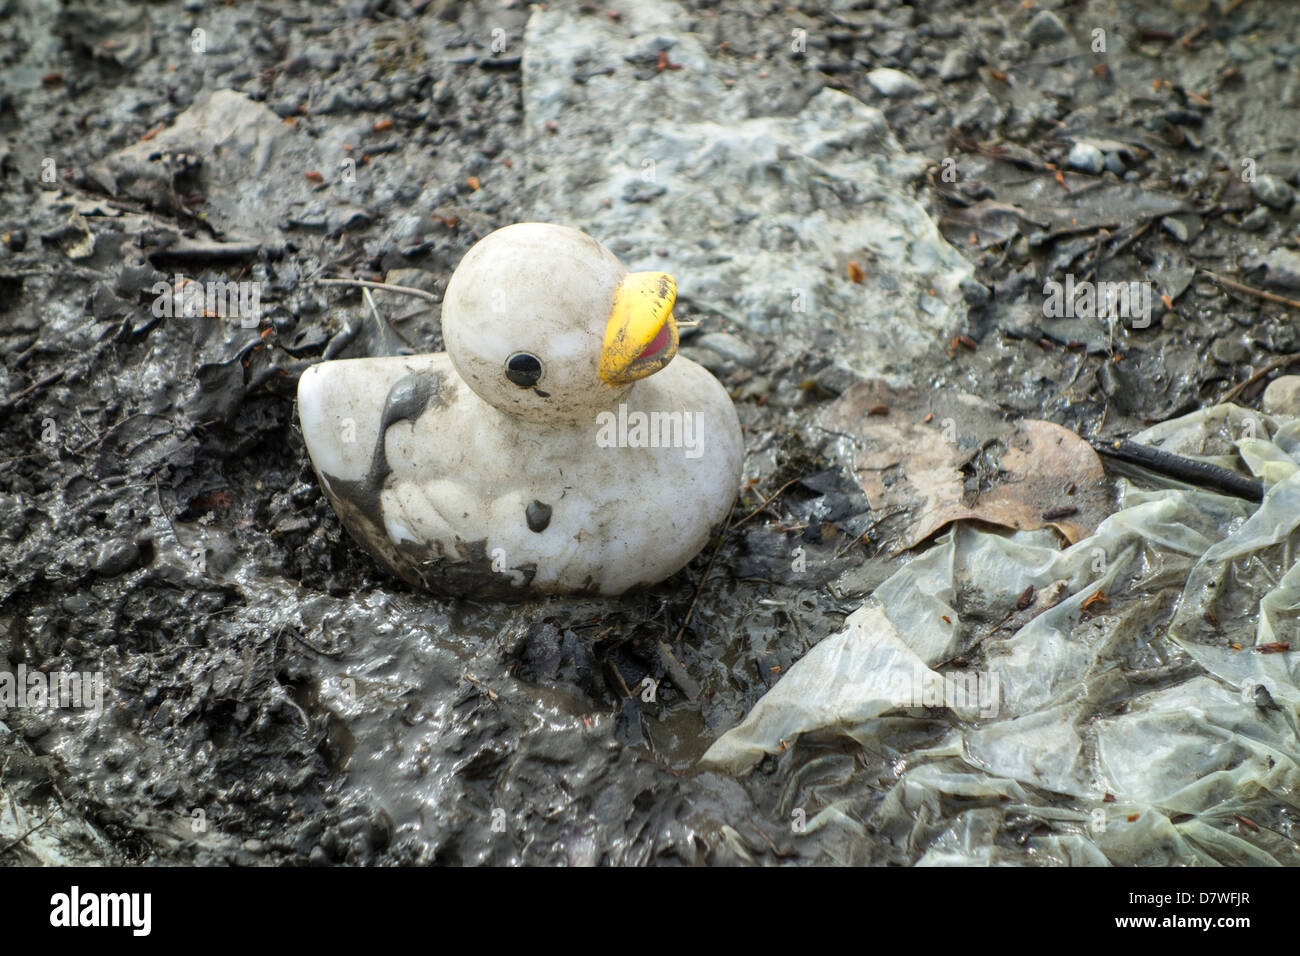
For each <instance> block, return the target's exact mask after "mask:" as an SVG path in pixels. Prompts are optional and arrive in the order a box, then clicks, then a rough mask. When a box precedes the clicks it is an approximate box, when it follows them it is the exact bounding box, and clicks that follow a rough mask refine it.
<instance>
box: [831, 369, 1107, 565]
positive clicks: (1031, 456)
mask: <svg viewBox="0 0 1300 956" xmlns="http://www.w3.org/2000/svg"><path fill="white" fill-rule="evenodd" d="M877 409H883V410H885V414H877V413H876V411H877ZM823 420H824V422H825V424H826V427H827V428H828V429H830V430H832V431H834V432H836V433H837V434H839V435H842V436H843V444H844V454H845V457H846V459H847V461H846V467H848V468H851V470H852V472H853V474H854V475H855V476H856V477H857V480H858V482H859V484H861V486H862V489H863V491H865V492H866V495H867V500H868V501H869V502H870V503H871V508H872V510H873V512H875V513H876V514H891V513H892V514H894V515H896V516H898V519H899V520H897V521H896V523H895V524H894V527H895V528H896V529H897V530H896V531H894V532H893V533H892V535H890V537H889V545H888V547H889V549H890V550H891V551H892V552H894V553H898V552H900V551H905V550H907V549H908V548H913V547H915V546H916V545H918V544H920V543H921V542H923V541H925V540H926V539H928V538H930V537H931V536H932V535H934V534H935V533H936V532H937V531H939V530H940V529H941V528H943V527H944V526H945V525H947V524H950V523H951V522H953V521H959V520H972V519H973V520H978V521H982V522H985V523H987V524H993V525H1000V526H1002V527H1005V528H1013V529H1017V530H1026V531H1028V530H1033V529H1036V528H1042V527H1051V528H1054V529H1055V530H1056V531H1058V532H1059V533H1060V534H1061V536H1062V537H1063V538H1064V539H1065V541H1066V543H1067V544H1074V543H1075V542H1076V541H1078V540H1080V539H1081V538H1084V537H1087V536H1088V535H1089V534H1091V533H1092V530H1093V529H1094V528H1095V527H1096V526H1097V524H1098V523H1099V522H1100V521H1101V519H1102V518H1103V517H1105V516H1106V514H1108V513H1109V512H1110V510H1111V505H1110V493H1109V490H1108V488H1107V487H1106V482H1105V474H1104V472H1103V470H1102V467H1101V462H1100V460H1099V459H1098V458H1097V455H1096V453H1095V452H1094V451H1093V450H1092V448H1091V447H1090V446H1089V445H1088V443H1087V442H1086V441H1084V440H1083V439H1081V438H1079V437H1078V436H1077V435H1074V434H1072V433H1071V432H1069V431H1067V430H1065V429H1063V428H1061V427H1060V426H1058V425H1053V424H1052V423H1051V422H1041V421H1035V420H1033V419H1022V420H1020V421H1017V422H1011V423H1008V422H1006V421H1004V420H1003V418H1002V416H1001V414H1000V412H999V410H998V409H997V408H996V407H994V406H992V405H989V404H987V403H984V402H981V401H980V400H978V399H976V398H974V397H973V396H971V395H967V394H965V393H963V392H958V391H956V390H953V389H948V390H945V391H944V392H943V393H941V394H939V395H936V394H934V393H932V392H929V391H926V390H923V389H919V388H905V389H894V388H891V387H889V386H888V385H886V384H885V383H884V382H881V381H879V380H876V381H868V382H861V383H858V384H857V385H854V386H853V387H852V388H850V389H849V390H848V391H846V392H845V393H844V394H843V395H841V396H840V397H839V398H838V399H837V400H836V401H835V402H834V404H832V405H831V406H830V407H829V408H827V409H826V412H825V415H824V419H823Z"/></svg>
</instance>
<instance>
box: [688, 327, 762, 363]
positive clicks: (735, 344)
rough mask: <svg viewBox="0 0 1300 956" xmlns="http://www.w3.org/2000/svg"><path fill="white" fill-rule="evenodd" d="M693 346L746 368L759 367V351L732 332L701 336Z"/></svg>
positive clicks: (711, 333) (710, 333)
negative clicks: (714, 353)
mask: <svg viewBox="0 0 1300 956" xmlns="http://www.w3.org/2000/svg"><path fill="white" fill-rule="evenodd" d="M693 344H695V345H696V346H698V347H699V348H702V349H708V350H709V351H711V352H716V353H717V354H718V355H721V356H722V357H723V358H725V359H730V360H731V361H733V362H735V363H736V364H737V365H743V366H744V367H745V368H754V367H756V366H757V365H758V350H757V349H756V348H754V346H752V345H750V344H749V343H748V342H746V341H745V340H744V339H741V338H739V337H737V336H735V335H732V334H731V333H730V332H709V333H706V334H705V335H701V336H700V337H699V338H698V339H696V340H695V342H694V343H693Z"/></svg>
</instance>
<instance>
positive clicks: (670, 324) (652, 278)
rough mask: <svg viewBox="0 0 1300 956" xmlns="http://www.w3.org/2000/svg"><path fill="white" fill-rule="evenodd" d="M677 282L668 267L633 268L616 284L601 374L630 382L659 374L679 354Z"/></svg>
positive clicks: (609, 379)
mask: <svg viewBox="0 0 1300 956" xmlns="http://www.w3.org/2000/svg"><path fill="white" fill-rule="evenodd" d="M676 301H677V283H676V282H675V281H674V280H673V277H672V276H670V275H667V274H665V273H663V272H631V273H628V274H627V275H626V276H624V277H623V281H622V282H620V283H619V285H618V288H617V289H615V290H614V307H613V309H611V310H610V313H609V321H608V322H607V323H606V325H605V347H604V348H603V349H601V353H600V378H601V380H602V381H603V382H605V383H606V384H608V385H630V384H631V383H632V382H635V381H636V380H637V379H639V378H645V377H646V376H647V375H653V374H654V373H655V372H657V371H659V370H660V369H661V368H663V367H664V366H665V365H667V364H668V363H669V362H671V361H672V359H673V356H674V355H676V354H677V322H676V321H675V320H674V319H673V303H674V302H676Z"/></svg>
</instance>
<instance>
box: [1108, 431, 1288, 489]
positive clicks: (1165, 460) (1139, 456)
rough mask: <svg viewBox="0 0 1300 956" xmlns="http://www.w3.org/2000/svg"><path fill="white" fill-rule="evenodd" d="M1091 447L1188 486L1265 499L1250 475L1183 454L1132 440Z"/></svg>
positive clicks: (1260, 487) (1261, 486) (1262, 487)
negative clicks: (1240, 473) (1246, 475)
mask: <svg viewBox="0 0 1300 956" xmlns="http://www.w3.org/2000/svg"><path fill="white" fill-rule="evenodd" d="M1092 447H1093V450H1094V451H1096V452H1097V454H1099V455H1106V456H1108V457H1110V458H1116V459H1118V460H1120V461H1126V462H1128V463H1129V464H1132V465H1139V466H1141V467H1143V468H1146V469H1148V470H1149V471H1154V472H1155V473H1156V474H1159V475H1165V476H1166V477H1169V478H1174V479H1176V480H1178V481H1182V482H1186V483H1187V484H1189V485H1197V486H1199V487H1202V488H1213V489H1214V490H1216V491H1222V492H1224V493H1225V494H1229V495H1233V496H1235V497H1237V498H1245V499H1246V500H1247V501H1263V500H1264V486H1263V484H1262V483H1260V482H1259V481H1256V480H1255V479H1253V478H1246V477H1244V476H1243V475H1239V474H1237V473H1236V472H1235V471H1229V470H1228V469H1227V468H1220V467H1219V466H1218V465H1211V464H1209V463H1207V462H1203V461H1197V460H1195V459H1194V458H1184V457H1183V456H1182V455H1175V454H1173V453H1172V452H1167V451H1161V450H1160V449H1159V448H1152V447H1150V446H1149V445H1139V444H1137V443H1136V442H1131V441H1117V442H1114V443H1110V444H1108V443H1106V442H1093V443H1092Z"/></svg>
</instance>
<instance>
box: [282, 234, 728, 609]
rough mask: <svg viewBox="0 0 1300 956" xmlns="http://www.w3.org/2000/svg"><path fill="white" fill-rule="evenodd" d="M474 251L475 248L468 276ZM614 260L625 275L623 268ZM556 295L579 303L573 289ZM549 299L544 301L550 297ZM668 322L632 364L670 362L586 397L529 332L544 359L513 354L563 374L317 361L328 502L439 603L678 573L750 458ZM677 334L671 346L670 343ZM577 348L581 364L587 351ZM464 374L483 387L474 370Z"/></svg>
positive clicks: (438, 357)
mask: <svg viewBox="0 0 1300 956" xmlns="http://www.w3.org/2000/svg"><path fill="white" fill-rule="evenodd" d="M538 228H539V227H537V226H532V225H530V226H527V227H524V226H515V227H509V228H508V229H506V230H501V231H500V232H499V233H496V234H493V235H494V236H499V235H500V234H501V233H507V232H509V231H510V230H511V229H514V230H521V229H533V230H536V229H538ZM540 228H543V229H546V230H558V229H559V227H553V226H546V227H540ZM571 233H576V231H575V230H562V231H561V236H562V237H568V234H571ZM576 235H577V236H581V237H582V240H584V241H585V242H586V243H591V244H592V245H596V244H595V243H594V241H593V240H590V239H589V238H588V237H585V236H582V234H581V233H576ZM522 238H524V239H529V238H535V234H532V233H529V234H525V235H524V236H523V237H522ZM550 238H552V239H553V238H554V236H551V237H550ZM491 239H492V237H489V238H488V239H487V240H484V241H483V242H484V243H487V242H489V241H490V240H491ZM575 241H576V240H575ZM480 245H483V243H480ZM477 248H478V247H476V249H477ZM597 248H600V247H599V246H597ZM600 251H601V252H602V253H603V254H604V255H606V256H608V253H606V252H604V250H603V248H600ZM584 254H585V248H584ZM474 255H475V251H474V250H471V252H470V253H469V254H468V255H467V256H466V259H465V262H463V263H462V266H461V268H460V269H458V270H457V276H459V275H460V274H461V269H464V268H465V263H469V262H470V261H471V257H473V256H474ZM609 259H610V260H613V257H612V256H609ZM613 262H614V263H615V264H616V263H617V260H613ZM602 267H603V268H604V269H605V270H606V271H610V267H609V266H608V263H603V262H602ZM620 273H621V275H620ZM611 274H612V276H613V278H612V279H610V280H609V282H608V283H607V284H609V283H615V284H617V283H622V282H623V281H624V279H627V278H628V277H627V275H626V272H625V271H623V270H622V267H621V266H618V267H617V270H614V271H612V273H611ZM632 278H635V277H632ZM452 283H453V286H455V284H456V283H457V278H456V277H453V280H452ZM463 286H464V284H463V283H462V289H461V291H460V292H459V293H458V292H457V289H456V288H453V287H449V288H448V294H447V301H446V303H445V304H444V330H445V331H446V332H447V339H448V345H449V348H452V347H453V346H454V345H456V344H457V343H458V342H459V341H461V339H462V338H463V336H462V335H458V334H456V333H455V332H454V331H453V330H452V329H448V328H447V325H448V315H447V311H446V310H447V309H448V308H449V307H457V306H458V305H459V308H460V309H461V312H462V313H464V312H467V311H468V312H470V313H472V309H471V308H469V305H467V301H468V299H470V298H472V296H470V295H469V294H468V293H467V292H465V291H464V289H463ZM624 287H626V283H624ZM612 290H613V285H610V291H609V295H610V297H611V298H612V297H613V291H612ZM551 292H552V293H553V294H558V295H559V296H560V298H561V299H563V300H566V301H568V300H570V299H571V296H570V294H569V293H568V292H567V291H566V290H565V289H563V288H560V289H559V290H554V289H553V290H551ZM598 294H599V290H598ZM540 295H541V298H542V299H543V300H544V299H545V297H546V291H545V290H543V292H541V293H540ZM470 305H472V303H470ZM668 307H669V308H670V307H671V299H670V300H669V301H668ZM531 308H534V309H536V308H541V309H543V310H544V309H545V308H546V303H545V302H544V301H543V302H542V303H541V304H540V305H538V304H537V300H535V301H534V305H533V306H532V307H531ZM608 311H609V310H607V313H608ZM613 311H617V308H614V309H613ZM665 314H666V318H663V317H661V318H660V319H659V320H658V321H659V322H660V326H661V327H659V328H658V331H657V332H656V330H655V328H650V329H649V331H644V332H642V333H639V334H641V338H642V339H650V338H651V336H652V335H654V336H656V337H654V338H653V340H652V341H650V344H649V345H643V343H640V342H639V343H638V344H637V345H636V347H635V348H634V349H633V351H632V353H630V354H631V355H632V357H633V358H635V359H636V360H637V361H639V362H641V363H642V364H645V363H647V362H649V361H650V359H654V358H655V357H656V356H658V355H659V353H660V351H665V352H667V353H668V354H667V356H666V358H663V357H661V358H662V360H661V361H660V360H658V359H656V361H657V362H658V364H656V365H655V366H654V368H653V369H652V371H651V372H646V373H641V374H639V375H638V377H636V378H635V379H634V380H633V381H616V382H614V384H613V385H610V384H608V381H609V378H610V377H614V378H618V374H617V373H611V375H609V376H607V375H606V373H605V371H604V366H602V371H601V373H600V375H599V376H598V377H597V385H598V387H590V386H589V383H586V382H585V381H584V382H583V383H582V389H585V391H582V392H581V393H579V391H576V390H574V391H573V392H572V394H569V391H567V390H566V389H565V388H564V387H563V386H564V382H563V381H561V380H560V379H561V377H562V376H561V374H560V369H561V362H563V361H566V360H567V359H566V357H565V356H564V355H563V354H561V353H559V352H557V350H556V348H555V347H554V345H553V341H554V339H552V344H551V346H550V350H549V351H548V342H547V341H546V338H545V336H540V337H539V336H538V335H534V336H533V337H532V338H531V339H529V337H528V332H527V330H525V329H520V330H519V331H518V333H517V334H518V335H519V336H522V337H523V339H526V340H527V341H524V342H523V345H525V346H526V347H527V348H529V349H530V350H532V351H530V352H528V353H521V352H520V351H519V345H520V342H518V341H516V342H507V343H506V344H505V345H504V346H503V347H502V348H501V349H500V351H501V355H505V356H518V355H519V354H526V355H528V357H529V358H530V359H531V358H532V357H533V356H532V352H536V353H538V355H540V356H542V362H543V363H546V362H548V361H550V360H552V359H554V364H553V368H554V370H555V372H554V374H552V376H551V378H550V379H549V380H546V379H540V378H538V377H533V378H531V380H530V379H525V381H531V384H527V385H517V384H510V383H506V384H505V385H504V386H500V387H499V386H498V383H497V382H496V381H495V380H493V381H488V382H487V384H484V378H485V376H486V377H489V378H490V377H492V376H494V375H496V374H497V373H495V372H493V371H492V369H493V368H495V367H496V366H495V364H494V363H496V362H497V361H499V360H500V356H495V355H494V356H492V357H491V361H485V362H482V363H479V365H477V366H476V365H474V364H473V363H467V362H466V361H465V360H464V358H463V356H462V357H461V360H460V361H457V358H456V356H455V355H449V354H448V353H436V354H430V355H416V356H394V357H389V358H369V359H351V360H346V361H334V362H325V363H322V364H320V365H316V366H313V367H312V368H310V369H308V370H307V371H306V372H305V373H304V375H303V377H302V380H301V382H300V383H299V389H298V400H299V416H300V420H301V423H302V431H303V437H304V439H305V440H306V443H307V448H308V451H309V453H310V454H311V458H312V463H313V466H314V467H315V469H316V473H317V475H318V477H319V478H320V481H321V484H322V486H323V487H324V489H325V491H326V493H327V495H328V497H329V500H330V503H331V504H332V505H333V507H334V509H335V511H336V512H338V514H339V516H340V517H341V519H342V520H343V523H344V525H345V526H346V527H347V529H348V531H349V532H350V533H351V534H352V535H353V536H354V537H355V538H357V539H358V540H359V541H361V542H362V543H363V544H364V545H365V546H366V547H367V549H368V550H370V551H371V553H372V554H374V555H375V556H376V557H377V558H379V559H380V560H381V561H382V562H383V563H384V564H386V565H387V566H388V567H389V568H391V569H392V570H393V571H394V572H396V573H397V574H399V575H400V576H401V577H403V578H404V579H406V580H407V581H409V582H411V583H412V584H415V585H419V586H423V587H426V588H429V589H430V590H433V591H437V592H440V593H445V594H452V595H463V596H478V597H502V596H508V597H526V596H530V595H537V594H554V593H579V592H587V593H602V594H618V593H621V592H623V591H625V590H627V589H629V588H632V587H636V586H639V585H648V584H653V583H655V582H657V581H661V580H663V579H664V578H666V577H668V576H669V575H671V574H673V573H675V572H676V571H678V570H679V569H680V568H682V567H683V566H684V565H685V564H686V563H687V562H688V561H689V560H690V559H691V557H692V556H694V555H695V554H696V553H697V552H698V551H699V550H700V549H701V548H702V547H703V546H704V544H705V542H706V541H707V540H708V538H709V535H710V533H711V531H712V530H713V529H715V528H716V527H718V526H719V525H720V524H721V523H722V522H723V521H724V520H725V519H726V517H727V513H728V511H729V509H730V506H731V503H732V501H733V500H734V497H735V494H736V491H737V488H738V485H739V478H740V471H741V460H742V455H743V445H742V440H741V433H740V425H739V421H738V419H737V416H736V411H735V408H734V407H733V406H732V404H731V399H730V398H729V397H728V396H727V393H726V391H725V390H724V389H723V388H722V386H721V384H720V383H719V382H718V381H717V379H715V378H714V377H713V376H712V375H711V374H710V373H709V372H708V371H706V370H705V369H703V368H702V367H700V366H699V365H696V364H695V363H693V362H690V361H689V360H686V359H683V358H677V359H676V361H672V362H671V364H669V360H671V359H672V354H671V353H673V352H675V350H676V327H675V325H673V324H672V319H671V315H670V314H667V313H665ZM580 324H586V325H590V324H591V323H590V322H584V323H580ZM610 324H611V327H612V325H613V321H612V320H611V323H610ZM668 329H671V332H672V335H671V345H672V348H671V349H665V347H664V346H663V345H658V344H657V343H660V342H662V341H664V340H665V334H666V332H665V330H668ZM473 331H474V329H473V328H471V333H470V334H472V332H473ZM543 331H544V330H543ZM583 331H584V334H585V330H583ZM600 331H601V332H602V334H603V333H604V328H603V325H602V328H601V330H600ZM604 337H605V339H606V344H607V345H608V339H609V336H608V335H605V336H604ZM579 345H580V346H581V348H587V346H586V345H585V344H583V343H579ZM474 347H475V348H478V349H479V350H480V351H482V350H483V348H484V347H483V346H478V345H477V344H474ZM609 354H610V349H609V348H606V349H604V351H603V353H602V350H601V349H600V348H597V349H596V350H595V353H594V355H593V356H592V363H591V364H592V374H593V377H596V376H595V370H596V363H597V362H604V363H606V364H608V360H609ZM575 355H577V356H578V358H582V356H581V355H580V354H579V351H578V349H577V347H575ZM647 356H648V357H647ZM508 361H511V362H516V360H515V358H510V359H509V360H508ZM583 361H585V359H583ZM631 361H632V358H629V359H627V362H631ZM574 362H575V363H576V364H575V365H574V367H579V366H581V364H582V363H581V362H578V361H577V359H575V360H574ZM627 362H624V364H625V365H626V364H627ZM516 364H519V363H518V362H516ZM465 367H468V371H469V374H470V377H471V379H472V380H473V381H474V387H471V385H470V384H469V383H468V382H467V381H466V378H465V377H464V376H463V375H462V374H461V372H462V369H463V368H465ZM646 367H649V366H648V365H647V366H646ZM484 369H486V371H484ZM568 374H569V375H570V376H572V375H573V374H574V373H572V372H570V373H568ZM581 374H583V375H585V374H586V373H585V369H584V370H583V371H582V373H581ZM600 379H604V380H605V384H600ZM503 381H504V380H503ZM510 382H514V378H511V380H510ZM542 385H546V386H547V389H549V391H548V390H546V389H543V388H541V386H542ZM494 389H498V391H494ZM501 389H503V390H501ZM516 389H517V390H518V394H519V398H516ZM481 393H485V394H486V395H487V396H488V397H489V398H492V399H493V401H488V400H486V399H485V397H483V395H482V394H481ZM520 406H524V407H522V408H521V407H520ZM538 419H542V420H538ZM656 445H657V446H658V447H655V446H656Z"/></svg>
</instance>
